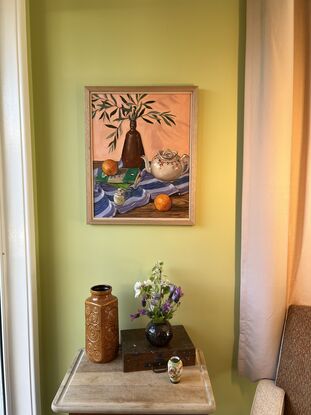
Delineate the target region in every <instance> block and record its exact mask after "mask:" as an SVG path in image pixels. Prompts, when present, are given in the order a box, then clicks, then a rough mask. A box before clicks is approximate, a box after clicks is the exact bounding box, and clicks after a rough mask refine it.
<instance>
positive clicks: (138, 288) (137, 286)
mask: <svg viewBox="0 0 311 415" xmlns="http://www.w3.org/2000/svg"><path fill="white" fill-rule="evenodd" d="M134 292H135V298H137V297H139V296H140V293H141V282H140V281H137V282H135V285H134Z"/></svg>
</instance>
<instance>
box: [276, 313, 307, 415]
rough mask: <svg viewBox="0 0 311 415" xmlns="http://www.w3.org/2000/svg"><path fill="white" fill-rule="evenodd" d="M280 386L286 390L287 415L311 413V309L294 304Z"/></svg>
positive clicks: (281, 363) (279, 376)
mask: <svg viewBox="0 0 311 415" xmlns="http://www.w3.org/2000/svg"><path fill="white" fill-rule="evenodd" d="M276 384H277V386H280V387H281V388H283V389H284V390H285V414H286V415H307V414H311V307H309V306H297V305H292V306H290V307H289V310H288V315H287V319H286V325H285V331H284V338H283V344H282V350H281V358H280V364H279V368H278V373H277V378H276Z"/></svg>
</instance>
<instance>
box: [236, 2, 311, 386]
mask: <svg viewBox="0 0 311 415" xmlns="http://www.w3.org/2000/svg"><path fill="white" fill-rule="evenodd" d="M310 3H311V1H310V0H248V2H247V34H246V63H245V65H246V68H245V70H246V73H245V115H244V166H243V201H242V253H241V291H240V296H241V297H240V298H241V303H240V343H239V370H240V373H241V374H243V375H245V376H247V377H249V378H250V379H252V380H257V379H260V378H274V375H275V370H276V364H277V356H278V351H279V346H280V339H281V335H282V329H283V323H284V317H285V315H286V310H287V307H288V305H289V304H308V305H311V255H310V254H311V142H310V130H311V126H310V98H311V97H310V43H311V39H310V13H311V4H310Z"/></svg>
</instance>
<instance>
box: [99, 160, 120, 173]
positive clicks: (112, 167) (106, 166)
mask: <svg viewBox="0 0 311 415" xmlns="http://www.w3.org/2000/svg"><path fill="white" fill-rule="evenodd" d="M102 169H103V172H104V173H105V174H106V175H107V176H114V175H115V174H117V173H118V162H117V161H115V160H111V159H108V160H105V161H104V162H103V164H102Z"/></svg>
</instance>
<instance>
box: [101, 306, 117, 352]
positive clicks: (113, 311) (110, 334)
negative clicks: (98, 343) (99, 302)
mask: <svg viewBox="0 0 311 415" xmlns="http://www.w3.org/2000/svg"><path fill="white" fill-rule="evenodd" d="M103 314H104V317H103V332H102V342H103V346H104V347H103V349H104V357H105V360H112V359H114V358H115V357H116V355H117V353H118V347H119V327H118V303H115V304H112V305H109V306H107V307H105V309H104V310H103Z"/></svg>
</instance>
